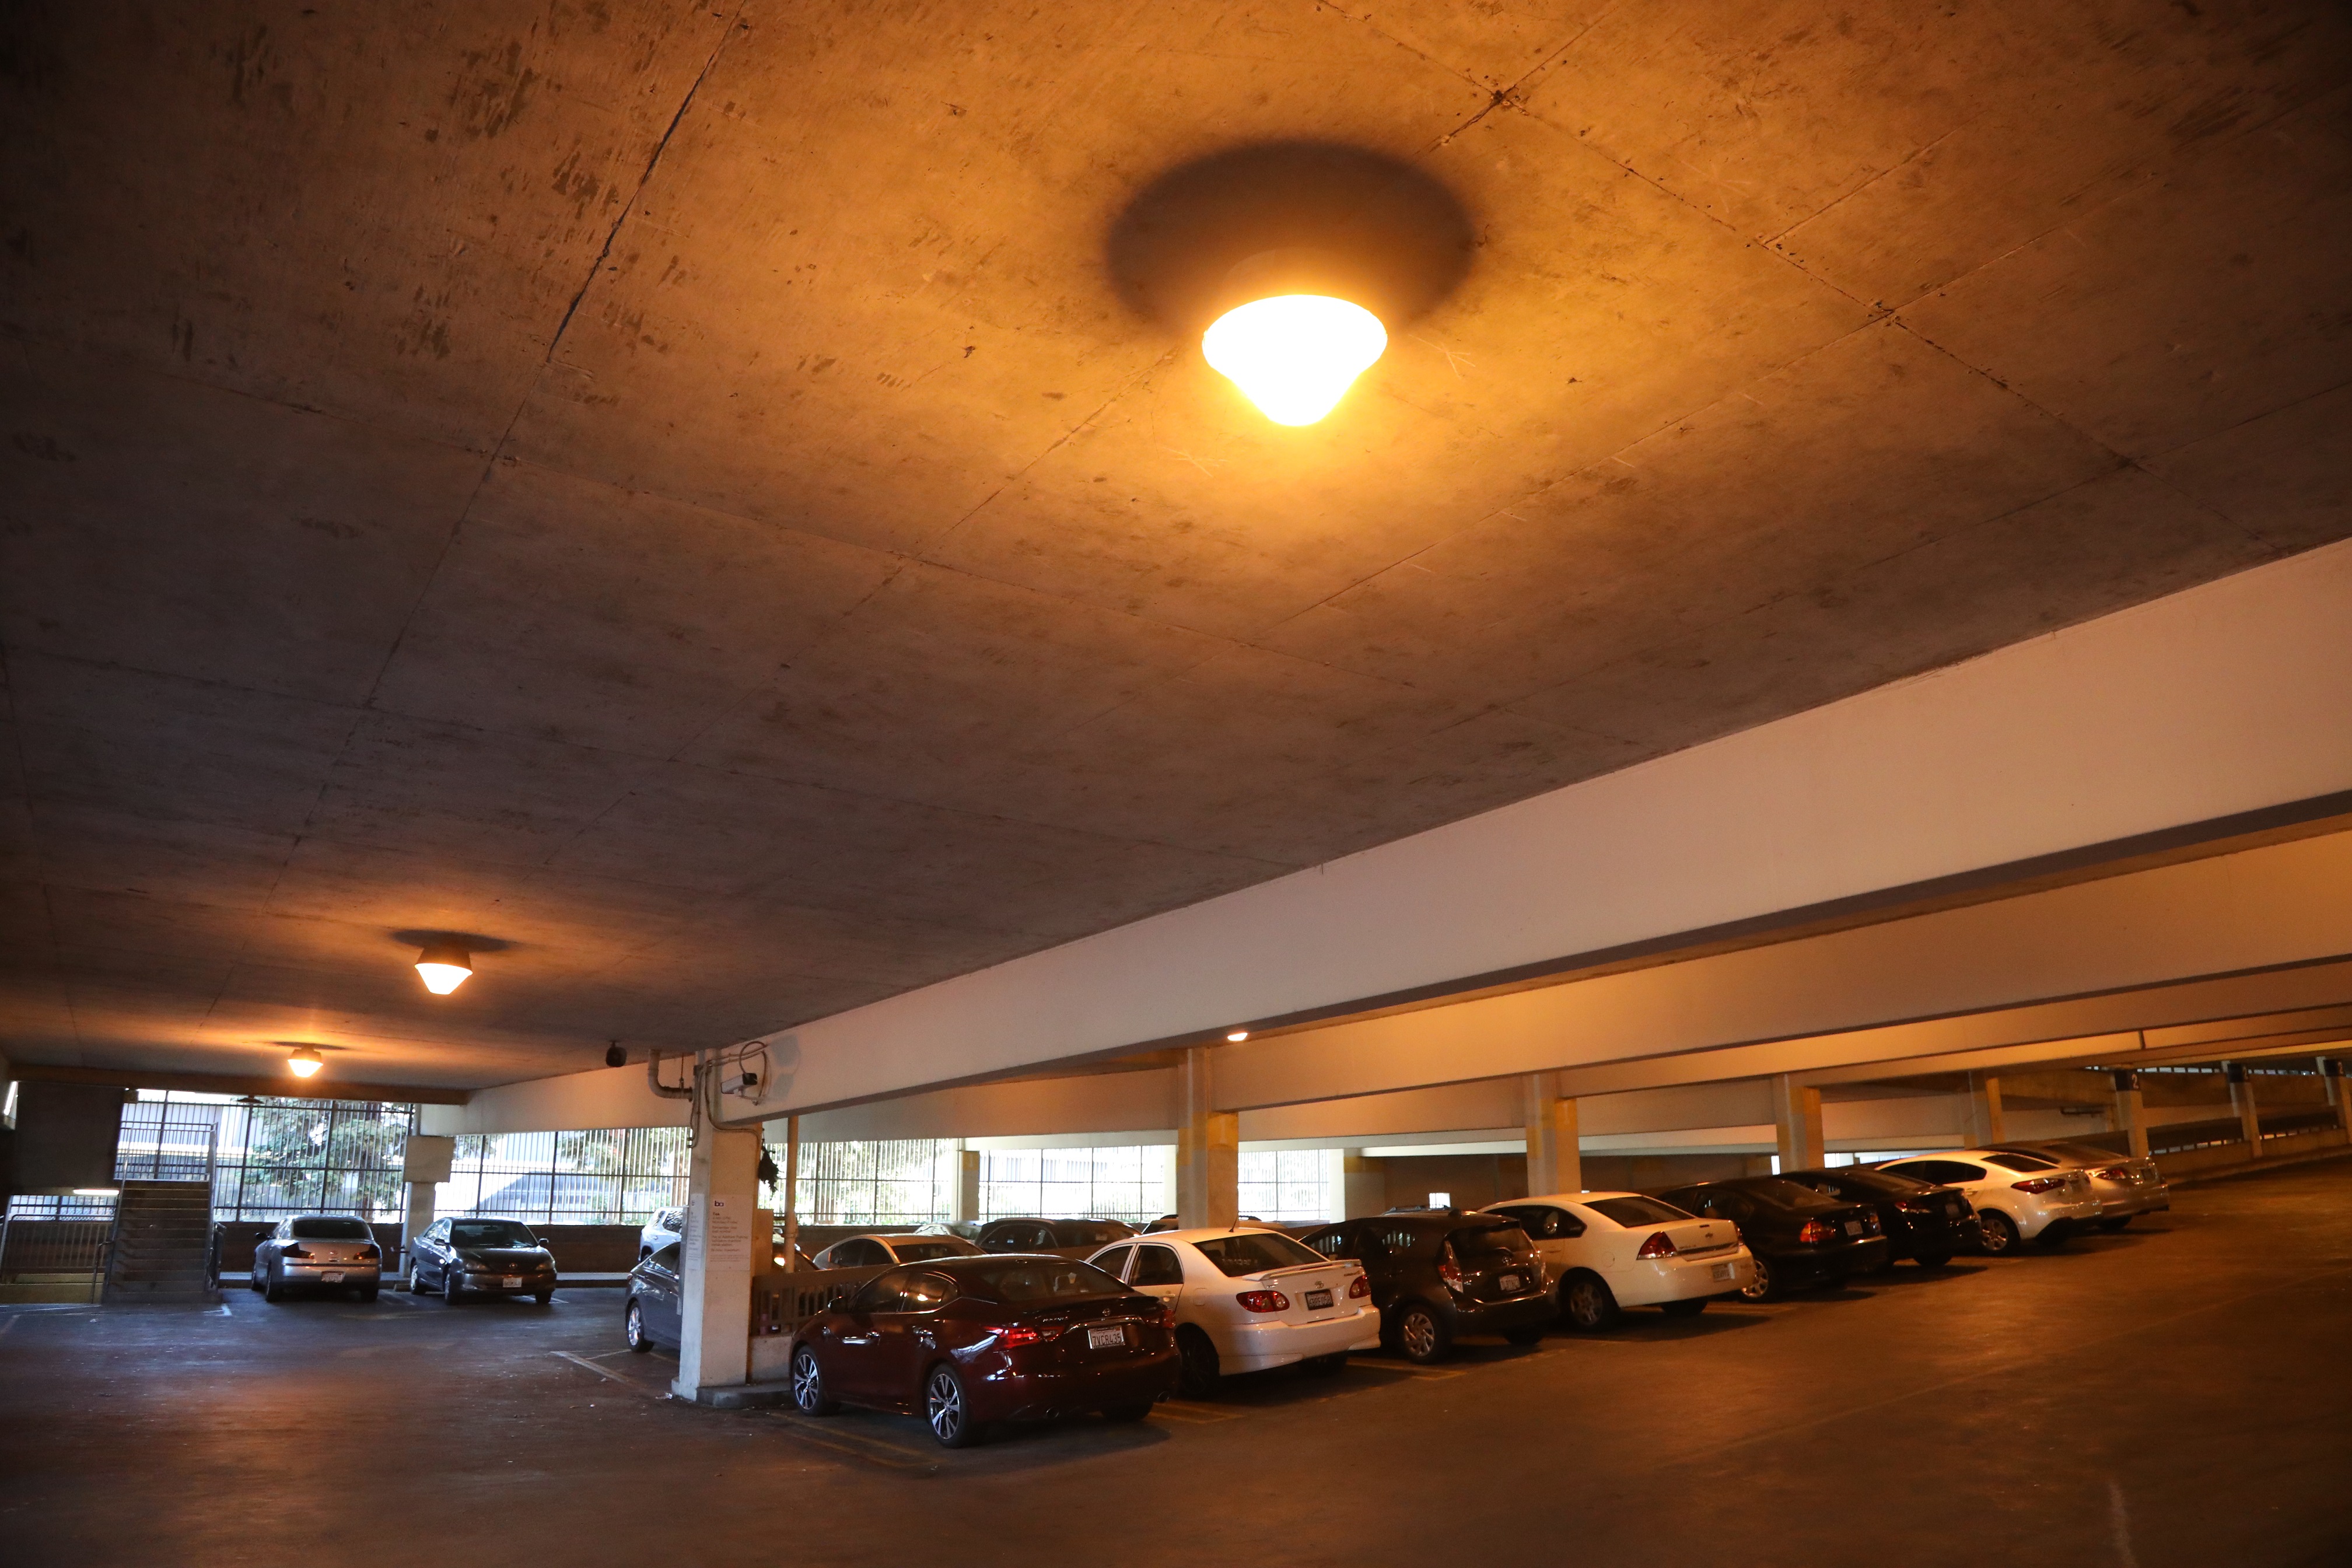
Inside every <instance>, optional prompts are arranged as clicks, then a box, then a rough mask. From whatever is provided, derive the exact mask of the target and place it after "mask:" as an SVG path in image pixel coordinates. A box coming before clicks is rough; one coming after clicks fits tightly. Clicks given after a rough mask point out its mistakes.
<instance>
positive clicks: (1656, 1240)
mask: <svg viewBox="0 0 2352 1568" xmlns="http://www.w3.org/2000/svg"><path fill="white" fill-rule="evenodd" d="M1674 1255H1675V1238H1674V1237H1671V1236H1668V1235H1667V1234H1666V1233H1665V1232H1664V1231H1663V1230H1660V1231H1653V1232H1652V1233H1651V1235H1650V1239H1649V1240H1647V1241H1645V1242H1643V1243H1642V1250H1641V1251H1639V1252H1637V1253H1635V1254H1633V1256H1634V1257H1636V1258H1672V1257H1673V1256H1674Z"/></svg>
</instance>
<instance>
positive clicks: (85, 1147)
mask: <svg viewBox="0 0 2352 1568" xmlns="http://www.w3.org/2000/svg"><path fill="white" fill-rule="evenodd" d="M121 1132H122V1090H121V1089H115V1088H111V1087H109V1086H107V1085H103V1084H87V1083H51V1082H48V1081H47V1080H45V1079H33V1080H32V1081H30V1082H28V1083H26V1084H24V1085H23V1086H22V1087H21V1088H20V1089H18V1091H17V1101H16V1191H17V1192H20V1193H38V1192H47V1191H52V1190H55V1189H58V1188H67V1187H110V1186H112V1185H113V1184H114V1145H115V1141H116V1140H117V1139H118V1138H119V1137H121Z"/></svg>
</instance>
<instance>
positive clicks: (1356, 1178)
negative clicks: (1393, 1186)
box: [1340, 1149, 1389, 1219]
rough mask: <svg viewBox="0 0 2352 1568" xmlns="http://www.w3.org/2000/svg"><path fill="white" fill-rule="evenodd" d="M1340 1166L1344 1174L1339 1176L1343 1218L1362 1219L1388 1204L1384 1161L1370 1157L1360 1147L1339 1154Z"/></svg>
mask: <svg viewBox="0 0 2352 1568" xmlns="http://www.w3.org/2000/svg"><path fill="white" fill-rule="evenodd" d="M1340 1169H1341V1170H1342V1172H1343V1173H1344V1174H1343V1175H1342V1176H1341V1178H1340V1183H1341V1186H1342V1188H1343V1191H1342V1192H1341V1194H1340V1202H1341V1204H1342V1205H1344V1208H1345V1215H1344V1217H1346V1218H1348V1219H1362V1218H1363V1217H1364V1216H1365V1215H1376V1214H1379V1213H1380V1212H1381V1210H1383V1209H1385V1208H1387V1207H1388V1206H1389V1172H1388V1165H1387V1163H1386V1162H1385V1161H1381V1160H1375V1159H1372V1158H1370V1157H1369V1156H1367V1155H1366V1154H1364V1153H1363V1152H1362V1151H1360V1150H1356V1149H1350V1150H1349V1151H1348V1152H1346V1154H1345V1155H1343V1156H1342V1158H1341V1165H1340Z"/></svg>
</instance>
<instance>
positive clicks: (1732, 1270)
mask: <svg viewBox="0 0 2352 1568" xmlns="http://www.w3.org/2000/svg"><path fill="white" fill-rule="evenodd" d="M1486 1212H1488V1213H1489V1214H1499V1215H1510V1217H1511V1218H1513V1219H1515V1220H1517V1221H1518V1222H1519V1226H1520V1228H1521V1229H1523V1230H1525V1231H1526V1232H1527V1233H1528V1239H1529V1240H1530V1241H1532V1242H1534V1243H1535V1244H1536V1256H1537V1257H1538V1258H1542V1259H1543V1264H1544V1272H1545V1273H1546V1274H1548V1275H1549V1276H1550V1277H1551V1279H1552V1280H1553V1282H1554V1286H1553V1288H1554V1289H1555V1290H1556V1291H1557V1293H1558V1295H1559V1315H1560V1316H1561V1317H1562V1318H1564V1319H1566V1320H1567V1321H1568V1325H1569V1327H1570V1328H1572V1329H1577V1330H1580V1331H1583V1332H1586V1333H1591V1332H1593V1331H1596V1330H1600V1329H1605V1328H1608V1327H1610V1326H1611V1325H1612V1324H1613V1323H1615V1322H1616V1321H1617V1316H1618V1309H1619V1308H1621V1307H1658V1308H1661V1309H1663V1310H1664V1311H1665V1312H1666V1313H1667V1314H1668V1315H1669V1316H1673V1317H1681V1316H1685V1315H1687V1314H1689V1313H1693V1312H1698V1311H1703V1310H1705V1309H1706V1304H1707V1302H1708V1300H1711V1299H1712V1298H1714V1297H1717V1296H1729V1295H1734V1294H1737V1293H1738V1291H1739V1290H1740V1289H1743V1288H1744V1287H1746V1286H1747V1285H1748V1283H1749V1282H1750V1281H1751V1280H1753V1279H1755V1278H1756V1261H1755V1259H1754V1258H1753V1257H1751V1256H1750V1255H1749V1253H1748V1248H1747V1247H1744V1246H1742V1245H1741V1244H1740V1240H1739V1227H1738V1226H1736V1225H1733V1224H1731V1223H1730V1222H1729V1221H1728V1220H1718V1219H1699V1218H1697V1217H1696V1216H1695V1215H1687V1214H1685V1213H1684V1212H1683V1211H1682V1210H1680V1209H1678V1208H1676V1207H1675V1206H1674V1205H1672V1204H1668V1203H1661V1202H1659V1201H1658V1200H1657V1199H1656V1198H1653V1197H1647V1196H1644V1195H1643V1194H1640V1193H1552V1194H1548V1195H1546V1196H1544V1197H1537V1198H1514V1199H1512V1200H1511V1201H1510V1202H1508V1203H1500V1204H1489V1205H1486Z"/></svg>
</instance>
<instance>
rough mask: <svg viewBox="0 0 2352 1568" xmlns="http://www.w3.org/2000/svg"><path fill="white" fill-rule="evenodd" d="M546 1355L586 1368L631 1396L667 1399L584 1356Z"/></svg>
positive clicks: (569, 1353) (570, 1353)
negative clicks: (620, 1387)
mask: <svg viewBox="0 0 2352 1568" xmlns="http://www.w3.org/2000/svg"><path fill="white" fill-rule="evenodd" d="M547 1353H548V1354H550V1355H551V1356H559V1357H561V1358H562V1359H563V1360H565V1361H568V1362H570V1363H572V1365H574V1366H583V1367H586V1368H587V1369H588V1370H589V1371H590V1372H593V1373H595V1374H596V1375H597V1376H598V1377H601V1378H605V1379H608V1380H610V1381H611V1382H614V1383H617V1384H620V1385H621V1386H622V1387H623V1388H625V1389H627V1390H628V1391H629V1392H630V1393H631V1394H637V1395H639V1396H640V1397H642V1398H646V1399H652V1400H662V1399H667V1398H668V1397H669V1395H668V1394H656V1393H654V1392H653V1391H652V1390H650V1389H648V1388H646V1386H645V1385H643V1384H640V1383H638V1382H637V1380H636V1379H635V1378H634V1377H623V1376H622V1375H621V1374H620V1373H617V1372H614V1370H613V1369H612V1368H610V1367H603V1366H598V1365H597V1364H596V1363H594V1362H593V1361H590V1360H589V1359H588V1358H587V1357H586V1356H584V1355H573V1354H572V1352H570V1351H550V1352H547Z"/></svg>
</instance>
